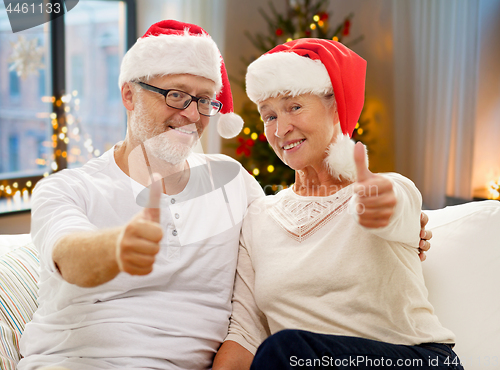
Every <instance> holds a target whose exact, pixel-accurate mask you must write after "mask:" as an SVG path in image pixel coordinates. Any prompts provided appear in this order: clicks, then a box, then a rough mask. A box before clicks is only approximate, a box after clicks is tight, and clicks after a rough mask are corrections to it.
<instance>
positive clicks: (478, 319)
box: [423, 201, 500, 370]
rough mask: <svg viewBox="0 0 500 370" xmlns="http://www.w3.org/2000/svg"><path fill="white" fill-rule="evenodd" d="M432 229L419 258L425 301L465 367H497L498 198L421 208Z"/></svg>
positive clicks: (499, 354)
mask: <svg viewBox="0 0 500 370" xmlns="http://www.w3.org/2000/svg"><path fill="white" fill-rule="evenodd" d="M425 212H426V213H427V214H428V216H429V224H428V225H427V228H428V229H429V230H432V233H433V237H432V240H431V245H432V247H431V249H430V251H429V252H428V253H427V259H426V261H425V262H424V263H423V270H424V276H425V282H426V285H427V288H428V290H429V300H430V301H431V303H432V304H433V306H434V308H435V311H436V314H437V316H438V317H439V320H440V321H441V323H442V324H443V325H444V326H445V327H447V328H448V329H450V330H452V331H453V332H454V333H455V335H456V342H457V344H456V347H455V351H456V353H457V354H458V356H459V357H460V359H461V361H462V363H463V364H464V367H465V368H466V369H475V370H478V369H488V370H493V369H496V370H499V369H500V294H499V292H500V290H499V285H498V284H499V282H500V233H499V231H500V202H498V201H481V202H471V203H467V204H463V205H458V206H452V207H446V208H444V209H440V210H435V211H425Z"/></svg>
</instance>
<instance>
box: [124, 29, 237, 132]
mask: <svg viewBox="0 0 500 370" xmlns="http://www.w3.org/2000/svg"><path fill="white" fill-rule="evenodd" d="M183 73H187V74H192V75H195V76H201V77H205V78H207V79H209V80H212V81H214V82H215V89H216V92H217V96H216V99H217V100H219V101H220V102H221V103H222V109H221V111H220V114H221V117H219V121H218V124H217V130H218V131H219V134H220V135H221V136H222V137H224V138H226V139H228V138H231V137H234V136H236V135H238V133H239V132H240V131H241V129H242V128H243V119H242V118H241V117H240V116H238V115H237V114H235V113H234V112H233V96H232V94H231V87H230V85H229V79H228V77H227V72H226V67H225V65H224V60H223V59H222V56H221V54H220V51H219V49H218V48H217V45H216V44H215V42H214V41H213V40H212V38H211V37H210V35H209V34H208V33H207V32H206V31H205V30H204V29H203V28H201V27H199V26H196V25H194V24H189V23H183V22H178V21H175V20H164V21H161V22H158V23H155V24H153V25H152V26H151V27H150V28H149V29H148V31H147V32H146V33H145V34H144V36H143V37H141V38H139V39H138V40H137V42H136V43H135V44H134V45H133V46H132V47H131V48H130V50H129V51H127V53H126V54H125V56H124V57H123V61H122V64H121V68H120V77H119V82H118V84H119V86H120V89H121V87H122V86H123V84H124V83H125V82H130V81H133V80H136V79H139V78H144V77H145V78H147V79H148V78H151V77H153V76H158V75H159V76H165V75H173V74H183Z"/></svg>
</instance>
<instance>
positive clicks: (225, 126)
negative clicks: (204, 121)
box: [217, 113, 244, 139]
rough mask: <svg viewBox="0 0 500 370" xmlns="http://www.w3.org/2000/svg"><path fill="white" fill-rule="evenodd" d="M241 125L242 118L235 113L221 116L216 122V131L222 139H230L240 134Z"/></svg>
mask: <svg viewBox="0 0 500 370" xmlns="http://www.w3.org/2000/svg"><path fill="white" fill-rule="evenodd" d="M243 124H244V122H243V118H241V117H240V116H239V115H237V114H236V113H226V114H222V115H221V116H220V117H219V122H217V131H218V132H219V135H220V136H222V137H223V138H224V139H231V138H233V137H235V136H236V135H238V134H239V133H240V131H241V129H242V128H243Z"/></svg>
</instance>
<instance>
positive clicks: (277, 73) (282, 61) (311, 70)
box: [246, 52, 333, 103]
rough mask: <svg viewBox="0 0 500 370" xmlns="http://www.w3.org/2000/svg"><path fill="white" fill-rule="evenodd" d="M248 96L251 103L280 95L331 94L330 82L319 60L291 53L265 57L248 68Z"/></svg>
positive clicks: (265, 55)
mask: <svg viewBox="0 0 500 370" xmlns="http://www.w3.org/2000/svg"><path fill="white" fill-rule="evenodd" d="M246 90H247V95H248V97H249V98H250V100H252V101H253V102H254V103H258V102H261V101H263V100H266V99H268V98H271V97H276V96H278V95H279V94H283V93H284V94H291V95H292V96H296V95H301V94H306V93H313V94H317V95H321V94H325V93H328V92H332V91H333V88H332V82H331V80H330V76H329V75H328V72H327V70H326V67H325V66H324V64H323V63H321V61H320V60H313V59H310V58H307V57H303V56H300V55H298V54H296V53H293V52H279V53H273V54H264V55H262V56H261V57H260V58H258V59H257V60H255V61H254V62H252V64H250V65H249V66H248V70H247V75H246Z"/></svg>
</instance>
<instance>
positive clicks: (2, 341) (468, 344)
mask: <svg viewBox="0 0 500 370" xmlns="http://www.w3.org/2000/svg"><path fill="white" fill-rule="evenodd" d="M426 213H427V214H428V215H429V224H428V226H427V228H428V229H430V230H432V232H433V238H432V241H431V242H432V248H431V251H430V252H428V254H427V260H426V261H425V262H424V263H423V269H424V275H425V279H426V283H427V287H428V289H429V299H430V301H431V302H432V304H433V306H434V308H435V310H436V313H437V315H438V316H439V318H440V320H441V322H442V323H443V325H445V326H446V327H448V328H449V329H451V330H452V331H453V332H454V333H455V334H456V337H457V345H456V347H455V350H456V352H457V354H458V355H459V356H460V358H461V360H462V363H463V364H464V366H465V368H466V369H467V370H479V369H485V370H486V369H488V370H500V202H497V201H482V202H471V203H467V204H463V205H459V206H453V207H447V208H444V209H441V210H434V211H426ZM37 268H38V260H37V257H36V251H35V249H34V247H33V245H32V244H31V240H30V237H29V235H0V368H1V369H7V370H10V369H15V366H16V363H17V362H18V361H19V359H20V355H19V351H18V348H19V339H20V337H21V334H22V331H23V329H24V326H25V324H26V322H28V321H29V320H30V319H31V317H32V314H33V311H34V310H35V309H36V293H37V287H36V281H37V279H38V272H37Z"/></svg>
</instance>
